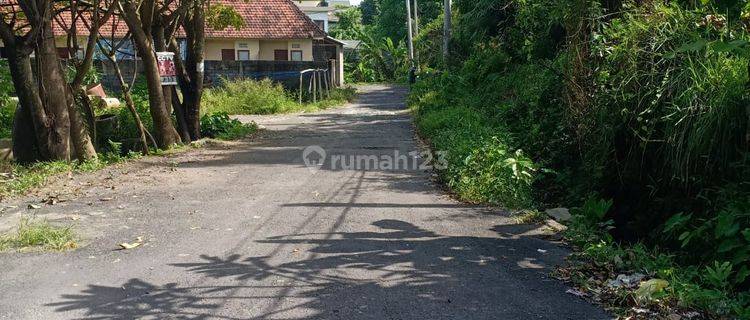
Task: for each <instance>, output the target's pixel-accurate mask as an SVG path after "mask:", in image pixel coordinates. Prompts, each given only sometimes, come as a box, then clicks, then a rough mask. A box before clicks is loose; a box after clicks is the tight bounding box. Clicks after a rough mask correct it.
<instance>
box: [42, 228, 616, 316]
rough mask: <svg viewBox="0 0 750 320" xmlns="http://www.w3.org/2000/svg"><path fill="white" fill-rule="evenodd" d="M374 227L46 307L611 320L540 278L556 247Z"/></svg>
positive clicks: (146, 312) (208, 260) (90, 311)
mask: <svg viewBox="0 0 750 320" xmlns="http://www.w3.org/2000/svg"><path fill="white" fill-rule="evenodd" d="M372 225H373V226H374V227H377V229H376V230H377V231H372V232H333V233H320V234H301V235H290V236H276V237H270V238H266V239H264V240H260V241H257V242H258V243H264V244H275V245H278V246H280V247H281V246H286V245H288V246H289V247H290V248H291V247H300V248H304V247H309V249H307V250H305V249H300V251H298V252H296V253H292V254H293V255H298V256H296V257H294V258H289V257H284V259H283V260H286V261H287V262H281V263H278V264H277V263H274V261H275V260H277V259H275V258H277V257H274V256H258V257H242V256H240V255H236V254H234V255H229V256H225V257H218V256H209V255H203V256H201V257H200V260H198V261H193V262H189V263H177V264H171V265H172V266H175V267H179V268H184V269H185V270H186V271H188V272H192V273H196V274H200V275H202V276H203V277H204V278H205V279H210V280H211V281H208V282H220V283H226V284H228V285H215V286H208V285H206V286H193V287H181V286H178V285H176V284H167V285H163V286H159V285H155V284H150V283H147V282H145V281H143V280H140V279H131V280H130V281H128V282H127V283H124V284H123V285H122V286H121V287H106V286H98V285H90V286H89V287H88V288H87V289H86V290H84V291H83V292H82V293H81V294H77V295H64V296H62V301H60V302H55V303H51V304H49V306H52V307H55V308H56V310H57V311H60V312H62V311H71V310H77V311H83V312H84V313H85V315H86V316H87V317H91V318H98V319H109V318H123V319H125V318H127V319H130V318H142V317H156V318H173V319H208V318H222V317H221V316H220V314H221V313H222V312H221V311H222V310H223V309H224V308H227V307H228V306H231V307H232V308H238V307H239V308H244V309H245V310H246V313H245V314H246V316H243V317H240V318H235V317H225V318H229V319H271V318H272V319H277V318H278V319H310V318H315V319H529V318H541V319H583V318H586V319H591V318H592V315H598V316H599V317H598V318H602V319H604V318H607V316H606V314H604V313H603V312H601V311H599V310H597V309H596V308H595V307H593V306H591V305H589V304H588V303H586V302H584V301H583V300H580V299H578V298H575V297H572V296H571V295H569V294H566V293H565V290H566V288H565V287H564V286H563V285H562V284H560V283H558V282H557V281H555V280H553V279H548V278H546V276H544V275H543V274H546V273H547V272H549V268H548V267H549V266H551V265H554V264H557V263H561V262H562V261H563V257H564V254H565V252H564V250H561V249H559V248H557V247H556V246H554V245H553V244H550V243H547V242H543V241H540V240H538V239H533V238H523V237H522V238H516V239H513V238H499V237H467V236H443V235H439V234H436V233H434V232H432V231H429V230H424V229H421V228H419V227H417V226H415V225H413V224H411V223H408V222H404V221H400V220H393V219H389V220H380V221H376V222H374V223H373V224H372ZM494 229H495V230H497V231H498V232H502V233H507V232H510V231H517V232H523V231H525V230H527V228H521V229H516V230H513V229H509V228H497V227H496V228H494ZM539 249H541V250H539ZM279 254H281V253H279ZM289 260H292V261H289ZM269 284H273V285H269ZM206 301H208V302H206Z"/></svg>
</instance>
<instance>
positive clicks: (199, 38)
mask: <svg viewBox="0 0 750 320" xmlns="http://www.w3.org/2000/svg"><path fill="white" fill-rule="evenodd" d="M205 26H206V16H205V8H204V6H203V4H202V3H201V2H200V1H199V2H198V3H197V4H196V5H195V8H194V9H193V12H192V15H191V16H190V19H185V24H184V26H183V29H184V30H185V34H186V38H187V39H186V41H187V52H186V55H185V72H186V73H187V78H188V79H189V81H188V82H187V83H186V85H184V86H182V95H183V107H184V109H185V118H186V119H185V120H186V121H187V126H188V131H189V133H190V137H191V138H192V139H193V140H198V139H200V137H201V98H202V96H203V67H204V66H203V63H204V60H203V59H204V56H203V48H204V46H205V43H206V33H205Z"/></svg>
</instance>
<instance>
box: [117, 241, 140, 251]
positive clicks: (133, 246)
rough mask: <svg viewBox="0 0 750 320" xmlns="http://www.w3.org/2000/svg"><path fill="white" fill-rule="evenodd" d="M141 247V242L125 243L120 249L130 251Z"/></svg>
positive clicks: (121, 244)
mask: <svg viewBox="0 0 750 320" xmlns="http://www.w3.org/2000/svg"><path fill="white" fill-rule="evenodd" d="M140 245H141V243H140V242H133V243H127V242H123V243H120V248H123V249H125V250H129V249H133V248H136V247H138V246H140Z"/></svg>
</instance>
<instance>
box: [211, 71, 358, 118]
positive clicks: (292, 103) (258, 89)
mask: <svg viewBox="0 0 750 320" xmlns="http://www.w3.org/2000/svg"><path fill="white" fill-rule="evenodd" d="M354 96H355V89H354V88H351V87H346V88H338V89H334V90H331V94H330V97H327V98H326V99H323V100H322V101H317V102H316V103H302V104H300V103H299V102H298V100H297V97H296V95H295V94H293V93H290V92H288V91H286V90H284V87H283V86H282V85H280V84H278V83H275V82H273V81H271V80H268V79H264V80H252V79H243V80H233V81H226V82H224V85H223V86H221V87H218V88H213V89H207V90H205V92H204V93H203V101H202V102H203V110H202V113H203V114H204V115H205V114H213V113H227V114H231V115H234V114H276V113H291V112H312V111H316V110H322V109H327V108H330V107H333V106H337V105H341V104H344V103H346V102H347V101H351V100H352V99H353V98H354Z"/></svg>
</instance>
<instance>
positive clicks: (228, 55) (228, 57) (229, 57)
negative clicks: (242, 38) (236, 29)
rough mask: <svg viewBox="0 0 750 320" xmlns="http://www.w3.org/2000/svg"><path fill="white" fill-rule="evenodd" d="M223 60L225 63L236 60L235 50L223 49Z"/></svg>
mask: <svg viewBox="0 0 750 320" xmlns="http://www.w3.org/2000/svg"><path fill="white" fill-rule="evenodd" d="M221 60H224V61H233V60H235V58H234V49H221Z"/></svg>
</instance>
